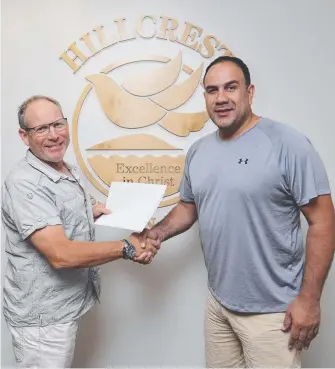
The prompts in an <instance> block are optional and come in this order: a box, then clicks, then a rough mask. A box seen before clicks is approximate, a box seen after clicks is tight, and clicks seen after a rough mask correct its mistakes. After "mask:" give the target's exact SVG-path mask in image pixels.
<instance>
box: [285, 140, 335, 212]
mask: <svg viewBox="0 0 335 369" xmlns="http://www.w3.org/2000/svg"><path fill="white" fill-rule="evenodd" d="M285 151H286V155H285V156H284V160H285V163H283V164H284V165H283V166H284V168H285V178H286V183H287V186H288V188H289V191H290V192H291V194H292V196H293V198H294V200H295V202H296V203H297V205H298V206H303V205H306V204H308V203H309V202H310V200H312V199H314V198H316V197H318V196H319V195H325V194H330V193H331V191H330V186H329V182H328V177H327V173H326V170H325V167H324V165H323V162H322V160H321V158H320V156H319V155H318V153H317V152H316V150H315V149H314V147H313V145H312V144H311V142H310V141H309V140H308V139H307V138H306V137H305V136H300V137H294V140H290V143H289V144H288V145H287V148H286V150H285Z"/></svg>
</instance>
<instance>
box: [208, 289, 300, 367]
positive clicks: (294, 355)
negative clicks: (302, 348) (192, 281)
mask: <svg viewBox="0 0 335 369" xmlns="http://www.w3.org/2000/svg"><path fill="white" fill-rule="evenodd" d="M284 317H285V313H270V314H242V313H240V314H239V313H234V312H232V311H230V310H228V309H226V308H225V307H223V306H222V305H221V304H220V303H219V302H218V301H217V300H216V299H215V298H214V297H213V295H212V294H211V293H209V294H208V298H207V306H206V312H205V348H206V367H208V368H237V367H238V368H246V367H249V368H250V367H253V368H255V367H268V368H275V367H276V368H300V367H301V352H298V351H297V350H296V349H292V350H289V349H288V341H289V338H290V333H289V332H288V333H284V332H282V331H281V328H282V325H283V322H284Z"/></svg>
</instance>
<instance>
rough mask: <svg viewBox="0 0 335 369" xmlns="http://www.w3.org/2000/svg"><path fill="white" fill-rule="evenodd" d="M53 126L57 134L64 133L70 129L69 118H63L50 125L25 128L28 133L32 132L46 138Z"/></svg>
mask: <svg viewBox="0 0 335 369" xmlns="http://www.w3.org/2000/svg"><path fill="white" fill-rule="evenodd" d="M51 126H53V127H54V128H55V130H56V131H57V132H61V131H64V130H65V129H66V128H67V127H68V123H67V118H61V119H58V120H56V121H55V122H52V123H49V124H42V125H40V126H36V127H33V128H25V129H24V130H25V131H26V132H31V133H32V134H34V135H35V136H46V135H47V134H48V133H49V132H50V127H51Z"/></svg>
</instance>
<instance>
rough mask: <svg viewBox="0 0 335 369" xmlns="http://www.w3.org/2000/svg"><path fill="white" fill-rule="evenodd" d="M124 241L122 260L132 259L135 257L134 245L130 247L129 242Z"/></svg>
mask: <svg viewBox="0 0 335 369" xmlns="http://www.w3.org/2000/svg"><path fill="white" fill-rule="evenodd" d="M123 241H124V248H123V258H124V259H133V257H134V256H135V255H136V250H135V247H134V245H132V244H131V243H130V242H129V241H127V240H123Z"/></svg>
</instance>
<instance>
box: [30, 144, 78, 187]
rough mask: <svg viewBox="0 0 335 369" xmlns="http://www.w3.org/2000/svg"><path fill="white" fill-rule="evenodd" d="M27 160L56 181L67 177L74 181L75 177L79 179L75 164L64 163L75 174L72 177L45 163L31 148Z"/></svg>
mask: <svg viewBox="0 0 335 369" xmlns="http://www.w3.org/2000/svg"><path fill="white" fill-rule="evenodd" d="M26 160H27V162H28V164H30V165H31V166H32V167H34V168H35V169H37V170H39V171H40V172H42V173H43V174H45V175H46V176H48V177H49V178H50V179H51V180H52V181H54V182H58V181H59V180H60V179H61V178H67V179H70V180H72V181H73V180H74V178H75V179H76V180H78V179H79V177H78V174H77V173H76V168H75V167H74V166H73V165H70V164H67V163H64V164H65V166H66V167H67V168H68V169H69V171H70V172H71V174H72V175H73V176H74V178H71V177H69V176H67V175H66V174H63V173H59V172H57V170H55V169H54V168H52V167H51V166H50V165H48V164H46V163H44V162H43V161H42V160H40V159H39V158H38V157H37V156H35V155H34V154H33V153H32V152H31V151H30V150H27V153H26Z"/></svg>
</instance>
